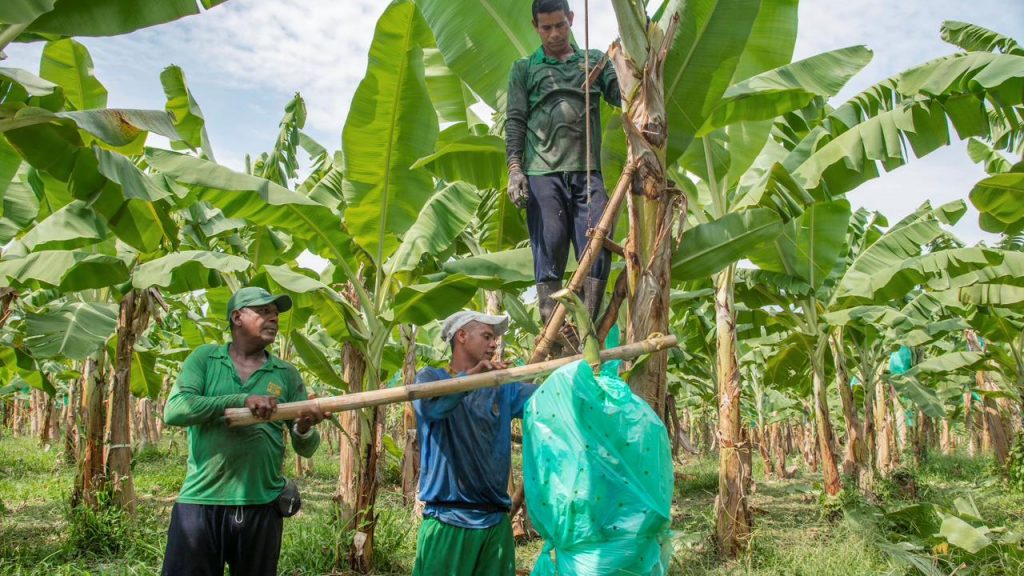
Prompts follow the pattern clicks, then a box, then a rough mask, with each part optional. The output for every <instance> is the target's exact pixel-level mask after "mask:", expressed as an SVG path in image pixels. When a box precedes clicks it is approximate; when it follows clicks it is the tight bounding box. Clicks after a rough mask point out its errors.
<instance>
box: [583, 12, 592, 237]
mask: <svg viewBox="0 0 1024 576" xmlns="http://www.w3.org/2000/svg"><path fill="white" fill-rule="evenodd" d="M583 89H584V90H583V114H584V115H585V116H586V123H585V131H586V154H587V173H586V175H585V176H584V177H585V178H586V181H587V228H588V229H590V228H593V224H594V212H593V210H592V209H591V199H592V192H591V188H590V170H591V168H592V166H591V162H590V131H591V126H590V0H583Z"/></svg>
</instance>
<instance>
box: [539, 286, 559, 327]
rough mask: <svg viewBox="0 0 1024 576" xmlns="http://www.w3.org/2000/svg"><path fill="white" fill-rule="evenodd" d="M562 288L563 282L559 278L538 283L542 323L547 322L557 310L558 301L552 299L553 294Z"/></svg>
mask: <svg viewBox="0 0 1024 576" xmlns="http://www.w3.org/2000/svg"><path fill="white" fill-rule="evenodd" d="M561 289H562V283H561V282H560V281H558V280H551V281H548V282H541V283H539V284H537V307H538V308H540V321H541V323H542V324H547V323H548V318H551V314H553V313H554V311H555V304H556V302H555V301H554V300H552V299H551V295H552V294H554V293H555V292H558V291H559V290H561Z"/></svg>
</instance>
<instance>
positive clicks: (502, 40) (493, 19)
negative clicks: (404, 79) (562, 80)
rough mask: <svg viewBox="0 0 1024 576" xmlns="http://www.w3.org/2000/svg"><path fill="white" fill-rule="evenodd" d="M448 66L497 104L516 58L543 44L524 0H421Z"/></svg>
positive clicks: (487, 99) (487, 100) (499, 101)
mask: <svg viewBox="0 0 1024 576" xmlns="http://www.w3.org/2000/svg"><path fill="white" fill-rule="evenodd" d="M416 4H417V5H419V7H420V10H421V11H422V12H423V17H424V18H425V19H426V21H427V23H428V24H429V26H430V29H431V30H433V33H434V36H435V37H436V38H437V48H438V49H439V50H440V51H441V53H442V54H443V55H444V61H445V62H446V63H447V64H448V67H449V68H451V69H452V70H453V71H455V73H456V74H458V75H459V77H461V78H462V80H463V81H464V82H465V83H466V84H468V85H469V87H470V88H472V89H473V91H474V92H476V93H477V94H479V95H480V97H481V98H482V99H483V101H484V102H486V103H487V104H488V105H489V106H490V107H491V108H494V109H495V110H501V109H502V108H503V106H502V102H503V100H504V95H505V92H506V91H507V90H508V73H509V71H510V70H511V69H512V64H513V63H514V62H515V61H516V60H518V59H520V58H523V57H525V56H528V55H530V54H532V53H533V52H534V51H535V50H536V49H537V47H538V46H539V45H540V41H539V40H538V38H537V34H536V32H534V30H533V24H532V20H533V16H532V14H531V11H530V2H528V1H525V0H472V1H467V2H452V1H451V0H416Z"/></svg>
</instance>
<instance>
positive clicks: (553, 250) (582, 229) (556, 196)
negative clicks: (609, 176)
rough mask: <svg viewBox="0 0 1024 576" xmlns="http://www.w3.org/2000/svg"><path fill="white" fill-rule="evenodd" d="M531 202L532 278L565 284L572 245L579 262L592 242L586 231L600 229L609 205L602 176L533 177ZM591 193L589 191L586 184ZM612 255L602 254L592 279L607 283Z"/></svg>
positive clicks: (528, 215)
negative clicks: (603, 215) (588, 243)
mask: <svg viewBox="0 0 1024 576" xmlns="http://www.w3.org/2000/svg"><path fill="white" fill-rule="evenodd" d="M529 180H530V198H529V201H528V202H527V204H526V224H527V227H528V228H529V230H530V247H531V249H532V250H533V274H534V280H535V281H536V282H537V283H541V282H549V281H552V280H562V277H563V276H564V275H565V266H566V262H567V261H568V258H569V245H570V244H571V245H572V246H573V248H574V249H575V251H576V259H577V260H579V258H580V255H581V254H582V252H583V249H584V248H585V247H586V245H587V242H589V239H588V238H587V230H588V229H591V228H597V225H598V223H599V222H600V221H601V215H602V214H604V207H605V204H607V203H608V192H607V191H606V190H605V188H604V180H603V179H602V177H601V173H600V172H597V171H594V172H591V173H590V178H589V179H588V178H587V174H586V172H559V173H557V174H545V175H543V176H530V177H529ZM588 180H589V184H590V189H589V190H588V189H587V184H588ZM610 271H611V253H610V252H609V251H608V250H601V253H600V254H598V256H597V258H596V259H595V260H594V263H593V265H592V266H591V268H590V274H589V275H590V276H592V277H594V278H600V279H601V280H607V279H608V273H609V272H610Z"/></svg>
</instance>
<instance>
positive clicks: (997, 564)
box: [0, 436, 1024, 576]
mask: <svg viewBox="0 0 1024 576" xmlns="http://www.w3.org/2000/svg"><path fill="white" fill-rule="evenodd" d="M133 467H134V468H133V469H134V480H135V487H136V491H137V494H138V497H139V509H138V513H137V515H136V517H135V518H128V517H126V516H124V515H123V514H120V513H118V512H113V511H107V512H102V513H100V514H98V515H97V514H92V513H83V512H72V511H71V510H70V509H69V508H68V505H67V501H66V500H67V497H68V495H69V494H70V492H71V487H72V484H73V482H74V470H73V469H72V468H71V467H69V466H67V465H65V464H64V463H63V462H62V460H61V458H60V454H59V451H58V450H56V449H51V450H46V449H40V448H39V447H38V445H37V443H36V442H35V441H34V440H32V439H28V438H11V437H10V436H4V437H3V438H0V501H2V502H3V505H4V506H3V508H0V575H7V574H10V575H37V574H38V575H43V574H45V575H51V574H55V575H59V576H64V575H80V574H81V575H84V574H112V575H121V574H153V573H156V572H157V571H158V570H159V566H160V561H161V558H162V556H163V549H164V545H165V542H166V540H165V539H166V530H167V522H168V519H169V514H170V508H171V505H172V504H173V501H174V498H175V495H176V493H177V490H178V487H179V486H180V485H181V481H182V479H183V478H184V474H185V454H184V451H183V443H182V441H181V438H180V437H177V438H174V439H165V441H164V442H163V443H162V444H161V445H160V446H158V447H153V448H150V449H148V450H146V451H145V452H143V453H141V454H136V457H135V460H134V464H133ZM287 468H288V472H289V473H292V472H293V471H294V463H293V461H292V460H291V459H289V461H288V465H287ZM337 470H338V464H337V460H336V458H335V457H333V456H329V455H328V454H327V450H326V445H325V446H324V447H323V448H322V449H321V451H320V452H319V453H318V454H317V456H316V457H315V458H314V460H313V469H312V472H311V473H310V474H308V475H307V476H305V477H303V478H301V479H300V486H301V488H302V492H303V506H304V507H303V512H302V513H301V514H299V515H298V516H296V517H294V518H292V519H289V520H287V521H286V522H285V534H284V542H283V545H282V550H281V561H280V573H281V574H283V575H303V576H304V575H314V574H336V575H341V574H345V572H343V571H339V570H336V569H335V566H338V565H344V562H343V560H344V558H343V555H344V553H345V550H344V546H345V544H346V543H347V542H348V541H350V539H351V534H350V533H349V532H347V531H346V530H345V529H344V527H342V526H341V525H340V522H339V520H338V518H337V517H336V515H335V514H336V512H335V510H336V508H335V505H334V502H333V500H332V495H333V493H334V487H335V482H336V477H337ZM991 470H992V464H991V462H990V461H989V460H987V459H983V458H969V457H966V456H950V457H941V456H932V457H931V458H930V459H929V460H928V461H927V462H926V463H925V464H923V465H922V466H919V467H906V468H905V469H904V470H902V473H903V474H905V475H906V476H907V477H912V478H913V479H914V481H915V482H916V483H917V485H918V497H917V500H918V501H925V502H932V503H934V504H936V505H938V506H940V507H945V508H946V509H951V508H952V506H953V502H954V500H955V499H956V498H960V497H967V496H969V497H971V498H973V500H974V502H975V503H976V504H977V506H978V510H979V512H980V514H981V516H982V517H983V519H984V520H985V523H986V525H988V526H990V527H993V528H1003V529H1006V530H1010V531H1016V532H1022V533H1024V494H1020V493H1017V492H1013V491H1011V490H1009V489H1007V487H1006V486H1005V485H1004V483H1003V482H1002V481H1001V480H999V479H997V478H994V477H993V476H992V472H991ZM754 477H755V480H756V491H755V492H754V493H753V494H752V495H751V497H750V503H751V505H752V507H753V510H754V532H753V536H752V538H751V545H750V550H749V551H748V552H747V553H746V554H745V555H743V556H742V557H740V558H737V559H734V560H731V561H728V562H726V561H723V560H722V559H721V558H720V557H719V556H718V554H717V552H716V550H715V547H714V545H713V535H714V530H715V517H714V498H715V493H716V492H717V489H718V461H717V458H715V457H707V458H702V459H697V460H692V461H689V462H687V463H686V464H685V465H683V466H679V467H677V470H676V486H675V499H674V504H673V509H672V525H673V536H672V549H673V556H672V567H671V570H670V574H688V575H689V574H693V575H723V576H724V575H733V574H750V575H765V576H767V575H774V574H779V575H782V574H786V575H790V574H792V575H806V576H846V575H850V576H852V575H861V574H890V575H904V574H906V575H910V574H919V573H920V572H918V571H917V570H915V569H913V568H912V567H911V565H910V564H908V562H909V560H908V558H910V559H911V560H913V559H914V558H916V559H917V560H918V561H923V562H925V563H926V564H929V565H932V566H935V567H936V568H937V569H938V570H940V571H941V572H940V573H944V574H949V573H950V572H952V571H953V570H954V569H956V570H957V571H956V574H958V575H962V574H972V575H973V574H980V575H993V576H994V575H996V574H1017V573H1024V562H1022V560H1021V551H1020V549H1019V548H1018V549H1008V548H1006V547H1004V548H1002V549H998V548H995V547H993V548H992V549H989V550H987V551H986V552H985V553H982V554H978V555H975V556H972V555H968V554H966V553H965V552H963V551H958V550H955V549H954V550H952V551H949V550H935V551H933V550H931V548H930V547H928V548H927V549H920V550H917V551H914V552H913V554H914V555H915V556H912V557H911V556H908V555H907V553H906V552H905V551H900V549H899V546H901V545H903V544H901V542H904V541H905V540H906V539H907V537H906V536H905V535H903V534H900V533H899V531H898V530H896V529H895V527H897V526H898V525H897V524H894V523H893V522H890V521H887V520H885V517H884V515H883V514H882V511H884V510H890V509H896V508H899V507H901V506H906V505H908V504H913V503H915V502H911V501H907V500H905V499H901V497H900V494H899V493H898V491H897V490H893V489H891V486H890V487H889V488H888V489H887V488H886V486H887V485H886V483H885V482H879V483H878V485H877V486H879V487H880V488H879V490H878V492H879V495H878V496H871V497H869V498H867V499H864V498H860V497H859V496H856V497H853V498H848V499H845V500H844V501H843V504H842V506H834V507H835V508H837V509H839V510H840V513H839V514H832V515H828V514H825V513H824V510H825V508H823V505H822V502H821V498H820V496H819V490H820V481H819V478H820V477H819V475H818V474H811V473H808V472H807V471H806V470H800V472H799V473H798V475H797V477H796V478H793V479H789V480H785V481H775V480H767V481H766V480H764V478H763V471H762V468H761V465H760V462H756V463H755V467H754ZM865 500H867V502H874V503H875V504H869V503H867V502H865ZM377 510H378V526H377V533H376V565H377V569H376V572H375V574H380V575H399V574H409V573H410V572H411V568H412V562H413V559H414V557H415V542H416V531H417V529H418V527H419V520H418V519H417V518H415V517H413V515H412V514H411V513H410V511H409V509H408V508H406V507H405V506H404V505H403V504H402V500H401V496H400V494H399V493H398V492H397V487H396V486H395V485H394V484H393V483H392V484H385V485H384V486H382V487H381V492H380V496H379V499H378V508H377ZM542 545H543V543H542V542H540V541H533V542H528V543H525V544H521V545H520V546H519V547H518V549H517V565H518V567H519V568H521V569H526V570H529V569H530V568H531V567H532V565H533V562H534V560H535V559H536V557H537V555H538V554H539V553H540V551H541V547H542ZM339 554H340V555H342V557H341V558H339ZM901 555H902V556H901ZM339 560H341V562H339ZM958 567H959V568H958Z"/></svg>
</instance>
